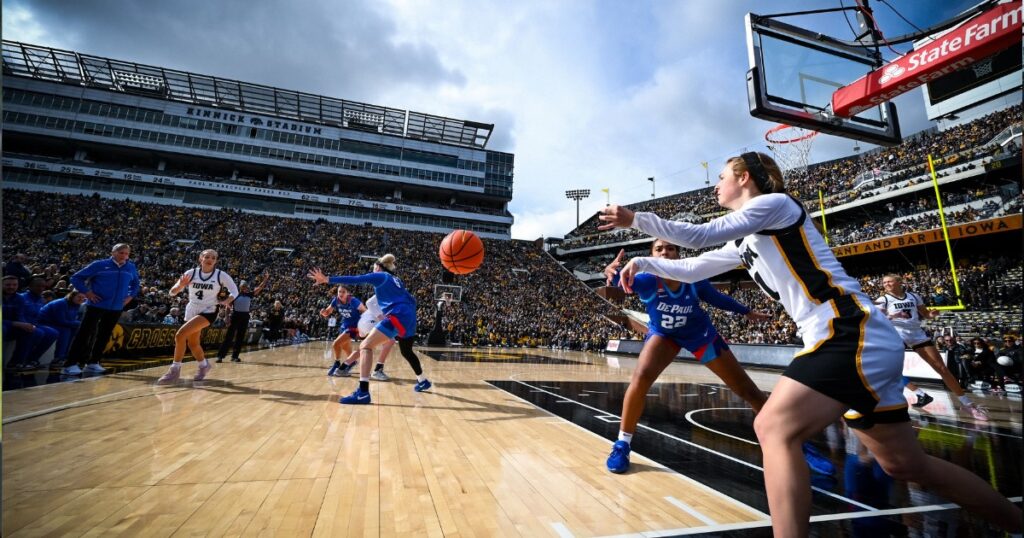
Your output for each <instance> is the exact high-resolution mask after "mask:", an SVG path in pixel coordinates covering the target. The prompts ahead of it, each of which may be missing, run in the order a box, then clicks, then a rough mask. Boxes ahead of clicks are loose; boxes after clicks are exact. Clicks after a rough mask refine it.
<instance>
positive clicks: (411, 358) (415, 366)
mask: <svg viewBox="0 0 1024 538" xmlns="http://www.w3.org/2000/svg"><path fill="white" fill-rule="evenodd" d="M398 350H399V351H401V352H402V356H403V357H405V361H406V362H408V363H409V366H411V367H412V371H413V373H414V374H416V375H422V374H423V367H422V366H420V358H419V357H417V356H416V352H415V351H413V350H412V338H399V339H398Z"/></svg>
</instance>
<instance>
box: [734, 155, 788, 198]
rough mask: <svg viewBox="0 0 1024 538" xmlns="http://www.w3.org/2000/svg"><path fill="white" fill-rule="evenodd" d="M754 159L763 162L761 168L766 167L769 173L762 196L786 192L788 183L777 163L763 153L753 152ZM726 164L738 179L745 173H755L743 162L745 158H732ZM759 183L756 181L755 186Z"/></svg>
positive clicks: (765, 169)
mask: <svg viewBox="0 0 1024 538" xmlns="http://www.w3.org/2000/svg"><path fill="white" fill-rule="evenodd" d="M752 154H753V155H752V157H756V158H757V160H759V161H760V162H761V166H763V167H764V171H765V172H767V173H768V177H767V178H765V181H764V190H761V189H760V185H759V186H758V190H761V194H771V193H773V192H786V182H785V181H783V180H782V170H780V169H779V165H778V164H776V163H775V159H772V158H771V157H769V156H768V155H765V154H764V153H761V152H759V151H758V152H752ZM725 164H726V165H727V166H729V167H730V168H732V173H733V174H735V175H736V176H737V177H739V176H742V175H743V173H744V172H747V173H748V174H751V179H754V178H753V173H752V172H751V171H750V168H749V167H748V166H747V163H746V161H744V160H743V156H742V155H740V156H736V157H730V158H729V160H727V161H725ZM758 183H759V182H758V181H757V180H755V181H754V184H755V185H758Z"/></svg>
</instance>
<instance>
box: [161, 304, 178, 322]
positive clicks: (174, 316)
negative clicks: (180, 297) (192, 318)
mask: <svg viewBox="0 0 1024 538" xmlns="http://www.w3.org/2000/svg"><path fill="white" fill-rule="evenodd" d="M179 323H181V310H179V309H178V307H176V306H175V307H173V308H171V309H170V310H168V311H167V315H166V316H164V325H177V324H179Z"/></svg>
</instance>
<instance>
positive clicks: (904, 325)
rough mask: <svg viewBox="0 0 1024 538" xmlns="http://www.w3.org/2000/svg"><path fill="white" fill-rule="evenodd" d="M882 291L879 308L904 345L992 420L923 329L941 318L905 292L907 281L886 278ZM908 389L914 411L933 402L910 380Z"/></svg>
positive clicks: (973, 409)
mask: <svg viewBox="0 0 1024 538" xmlns="http://www.w3.org/2000/svg"><path fill="white" fill-rule="evenodd" d="M882 287H883V288H884V289H885V293H883V294H882V296H881V297H879V298H878V299H875V306H877V307H878V308H879V309H880V310H881V311H882V313H883V314H885V315H886V317H888V318H889V321H891V322H892V326H893V327H895V328H896V332H897V333H899V335H900V338H902V339H903V343H904V344H905V345H906V346H908V347H910V349H912V350H914V351H916V352H917V354H918V355H920V356H921V358H922V359H924V361H925V362H926V363H928V366H931V367H932V369H933V370H935V371H936V372H937V373H938V374H939V375H940V376H941V377H942V382H943V383H945V385H946V387H947V388H948V389H949V390H950V391H951V392H952V393H953V394H956V397H957V399H958V400H960V404H961V405H963V406H964V407H965V408H967V409H969V410H970V411H971V414H973V415H974V417H975V418H977V419H980V420H988V413H986V412H985V410H984V409H982V408H980V407H978V406H977V405H975V404H974V402H972V401H971V399H970V398H968V397H967V394H965V393H964V389H963V387H961V386H960V383H959V382H957V380H956V377H954V376H953V372H950V371H949V368H946V365H945V363H943V361H942V357H941V356H940V355H939V349H938V348H937V347H935V343H934V342H932V339H931V338H929V337H928V335H927V334H925V332H924V329H922V328H921V321H922V320H923V319H930V318H934V317H936V316H938V315H939V313H938V311H936V310H929V309H927V308H925V306H924V301H922V300H921V297H920V296H919V295H917V294H916V293H914V292H912V291H907V290H905V289H904V288H903V279H902V278H900V277H899V276H897V275H885V276H884V277H882ZM906 386H907V388H908V389H910V390H912V391H913V392H914V394H916V395H917V401H916V402H914V407H924V406H926V405H928V404H929V403H930V402H931V401H932V400H933V398H932V397H931V395H929V394H928V393H927V392H925V391H923V390H921V388H920V387H918V386H917V385H916V384H914V383H912V382H910V381H909V380H908V381H907V382H906Z"/></svg>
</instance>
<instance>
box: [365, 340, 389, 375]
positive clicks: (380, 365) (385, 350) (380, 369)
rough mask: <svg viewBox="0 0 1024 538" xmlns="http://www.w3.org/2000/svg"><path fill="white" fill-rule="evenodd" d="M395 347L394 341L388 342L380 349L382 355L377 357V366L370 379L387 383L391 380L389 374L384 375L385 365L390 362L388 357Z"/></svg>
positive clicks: (374, 367)
mask: <svg viewBox="0 0 1024 538" xmlns="http://www.w3.org/2000/svg"><path fill="white" fill-rule="evenodd" d="M393 347H395V341H394V340H388V341H387V342H385V343H384V345H382V346H381V348H380V353H379V354H378V355H377V364H375V365H374V366H373V373H372V374H370V377H372V378H373V379H376V380H377V381H387V380H389V379H391V378H390V377H388V374H386V373H384V363H385V362H386V361H387V360H388V355H390V354H391V348H393Z"/></svg>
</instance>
